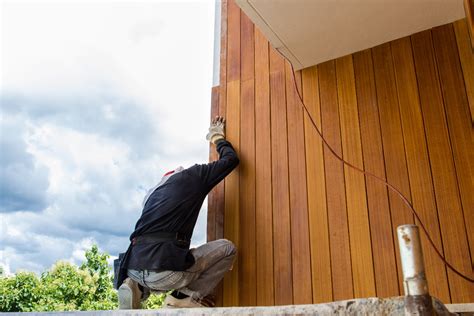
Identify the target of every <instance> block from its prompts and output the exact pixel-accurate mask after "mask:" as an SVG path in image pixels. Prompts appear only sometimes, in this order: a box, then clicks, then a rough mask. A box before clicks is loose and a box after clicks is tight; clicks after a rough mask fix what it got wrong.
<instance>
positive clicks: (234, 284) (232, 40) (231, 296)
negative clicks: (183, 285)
mask: <svg viewBox="0 0 474 316" xmlns="http://www.w3.org/2000/svg"><path fill="white" fill-rule="evenodd" d="M227 10H228V11H227V14H228V16H227V19H228V26H227V102H226V122H227V123H226V138H227V140H229V141H230V142H231V143H232V145H233V146H234V148H235V149H236V151H237V152H238V153H239V152H240V9H239V7H238V6H237V5H236V4H235V2H234V1H233V0H228V6H227ZM239 173H240V168H239V167H237V169H236V170H234V171H233V172H232V173H231V174H230V175H229V176H227V177H226V178H225V197H224V198H225V214H224V217H225V223H224V235H225V237H226V238H228V239H230V240H231V241H233V242H234V244H235V245H236V246H237V248H238V249H239V248H240V240H239V217H240V214H239V207H240V205H239V192H240V184H239ZM238 280H239V260H236V261H235V262H234V268H233V269H232V271H231V272H229V273H227V274H226V276H225V277H224V306H237V305H238V304H239V290H238V289H239V284H238Z"/></svg>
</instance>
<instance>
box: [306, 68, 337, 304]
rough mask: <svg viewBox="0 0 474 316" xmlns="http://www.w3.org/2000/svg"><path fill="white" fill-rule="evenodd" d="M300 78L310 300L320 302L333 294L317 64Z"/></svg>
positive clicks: (327, 299) (330, 299)
mask: <svg viewBox="0 0 474 316" xmlns="http://www.w3.org/2000/svg"><path fill="white" fill-rule="evenodd" d="M302 81H303V83H302V92H303V100H304V103H305V104H306V106H307V108H308V113H306V112H305V113H304V139H305V148H306V178H307V186H308V188H307V192H308V212H309V232H310V251H311V272H312V273H311V280H312V288H313V303H322V302H330V301H332V299H333V296H332V280H331V253H330V248H329V227H328V214H327V207H326V178H325V172H324V159H323V142H322V140H321V138H320V137H319V135H318V132H317V131H316V128H318V129H319V131H321V106H320V102H319V83H318V69H317V67H311V68H307V69H304V70H303V71H302ZM313 122H314V124H315V126H314V125H313Z"/></svg>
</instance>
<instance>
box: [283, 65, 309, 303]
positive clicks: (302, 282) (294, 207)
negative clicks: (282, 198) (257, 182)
mask: <svg viewBox="0 0 474 316" xmlns="http://www.w3.org/2000/svg"><path fill="white" fill-rule="evenodd" d="M285 73H286V96H287V122H288V171H289V192H290V217H291V221H290V222H291V252H292V256H291V262H292V264H293V267H292V271H293V303H294V304H311V303H312V301H313V295H312V286H311V255H310V246H309V220H308V202H307V201H308V196H307V192H306V190H307V185H306V156H305V141H304V123H303V109H302V107H301V105H300V99H299V96H298V92H297V90H296V89H297V88H296V85H295V82H294V80H293V73H292V69H291V66H290V64H289V63H288V62H287V63H285Z"/></svg>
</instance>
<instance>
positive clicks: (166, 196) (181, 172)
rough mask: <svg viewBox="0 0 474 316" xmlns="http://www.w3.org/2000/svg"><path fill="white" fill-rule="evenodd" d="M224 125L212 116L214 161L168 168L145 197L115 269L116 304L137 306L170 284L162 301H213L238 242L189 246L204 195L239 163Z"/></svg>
mask: <svg viewBox="0 0 474 316" xmlns="http://www.w3.org/2000/svg"><path fill="white" fill-rule="evenodd" d="M224 125H225V121H224V119H223V118H222V117H216V118H215V119H214V120H213V121H212V123H211V127H210V128H209V133H208V134H207V137H206V138H207V139H208V140H209V141H211V142H212V143H214V144H215V145H216V150H217V152H218V153H219V159H218V160H217V161H214V162H211V163H208V164H202V165H198V164H196V165H194V166H192V167H190V168H188V169H184V168H182V167H180V168H177V169H176V170H174V171H171V172H168V173H166V174H165V175H164V176H163V178H162V179H161V181H160V182H159V183H158V184H157V185H156V186H155V187H154V188H152V189H151V190H150V191H149V192H148V194H147V196H146V197H145V199H144V201H143V211H142V215H141V217H140V218H139V220H138V222H137V224H136V225H135V231H134V232H133V233H132V235H131V236H130V240H131V244H130V246H129V248H128V250H127V252H126V253H125V254H123V255H121V256H120V259H121V260H120V263H118V268H117V269H116V280H115V282H114V283H115V287H116V288H117V287H118V286H120V287H119V288H118V297H119V308H120V309H138V308H140V306H141V302H142V301H144V300H146V298H147V297H148V295H149V293H150V291H153V292H159V293H160V292H161V293H164V292H168V291H170V290H173V292H172V293H171V294H170V295H168V296H167V297H166V299H165V301H164V306H165V307H170V308H172V307H211V306H214V302H213V299H212V296H211V293H212V292H213V290H214V288H215V287H216V286H217V284H218V283H219V282H220V281H221V280H222V278H223V277H224V274H225V273H226V272H227V271H229V270H230V269H231V267H232V264H233V262H234V258H235V254H236V248H235V246H234V244H232V242H230V241H228V240H226V239H219V240H215V241H211V242H209V243H206V244H204V245H202V246H200V247H198V248H194V249H189V246H190V240H191V236H192V233H193V230H194V226H195V225H196V220H197V218H198V215H199V211H200V209H201V206H202V203H203V202H204V199H205V197H206V195H207V194H208V193H209V191H210V190H211V189H212V188H213V187H214V186H215V185H217V184H218V183H219V182H220V181H221V180H223V179H224V178H225V177H226V176H227V175H228V174H229V173H230V172H231V171H232V170H233V169H234V168H235V167H236V166H237V165H238V164H239V159H238V157H237V154H236V153H235V151H234V149H233V147H232V145H231V144H230V143H229V142H228V141H226V140H225V135H224Z"/></svg>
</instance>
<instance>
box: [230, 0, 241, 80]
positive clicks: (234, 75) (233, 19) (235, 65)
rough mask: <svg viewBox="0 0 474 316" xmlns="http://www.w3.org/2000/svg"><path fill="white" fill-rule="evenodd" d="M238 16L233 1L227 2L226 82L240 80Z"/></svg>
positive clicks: (238, 10)
mask: <svg viewBox="0 0 474 316" xmlns="http://www.w3.org/2000/svg"><path fill="white" fill-rule="evenodd" d="M240 15H241V11H240V9H239V7H238V6H237V4H235V1H234V0H228V2H227V19H228V25H227V81H228V82H230V81H233V80H239V79H240V58H241V52H240Z"/></svg>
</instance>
